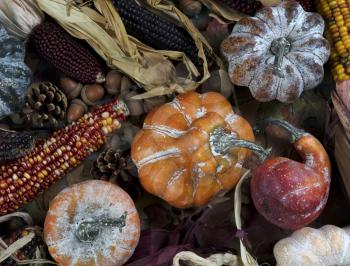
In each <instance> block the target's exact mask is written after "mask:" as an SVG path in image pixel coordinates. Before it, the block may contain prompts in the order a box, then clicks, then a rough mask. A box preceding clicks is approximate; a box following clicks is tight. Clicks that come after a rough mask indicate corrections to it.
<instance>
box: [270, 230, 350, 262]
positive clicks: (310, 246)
mask: <svg viewBox="0 0 350 266" xmlns="http://www.w3.org/2000/svg"><path fill="white" fill-rule="evenodd" d="M273 253H274V255H275V258H276V261H277V266H308V265H310V266H311V265H312V266H333V265H337V266H347V265H350V228H344V229H342V228H339V227H337V226H334V225H325V226H323V227H321V228H320V229H313V228H310V227H304V228H302V229H300V230H297V231H295V232H294V233H293V234H292V235H291V236H290V237H287V238H285V239H282V240H280V241H279V242H277V244H276V245H275V247H274V250H273Z"/></svg>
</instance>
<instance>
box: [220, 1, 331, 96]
mask: <svg viewBox="0 0 350 266" xmlns="http://www.w3.org/2000/svg"><path fill="white" fill-rule="evenodd" d="M323 30H324V21H323V19H322V17H321V16H320V15H319V14H316V13H309V12H305V11H304V10H303V8H302V6H301V5H299V4H298V3H297V2H295V1H283V2H282V3H281V4H280V5H278V6H277V7H265V8H263V9H261V10H259V11H258V12H257V13H256V15H255V17H245V18H243V19H241V20H240V21H239V22H237V23H236V24H235V26H234V28H233V31H232V33H231V35H230V36H229V37H228V38H227V39H225V40H224V42H223V43H222V45H221V51H222V53H223V55H224V56H225V57H226V59H227V61H228V63H229V70H228V72H229V75H230V78H231V80H232V82H233V83H234V84H236V85H239V86H246V87H249V89H250V91H251V93H252V95H253V96H254V98H256V99H257V100H258V101H262V102H266V101H271V100H274V99H277V100H279V101H281V102H292V101H294V100H296V99H297V98H298V97H299V96H300V94H301V93H302V92H303V91H304V90H308V89H312V88H314V87H316V86H317V85H318V84H319V83H320V82H321V81H322V79H323V74H324V70H323V64H324V63H325V62H327V60H328V57H329V54H330V48H329V44H328V42H327V40H326V39H325V38H323V36H322V35H323Z"/></svg>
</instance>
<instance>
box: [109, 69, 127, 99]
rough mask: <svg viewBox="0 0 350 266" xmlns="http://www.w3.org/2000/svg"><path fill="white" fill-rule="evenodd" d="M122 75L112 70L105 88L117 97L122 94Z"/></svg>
mask: <svg viewBox="0 0 350 266" xmlns="http://www.w3.org/2000/svg"><path fill="white" fill-rule="evenodd" d="M122 77H123V76H122V74H121V73H120V72H118V71H117V70H111V71H109V72H108V73H107V76H106V82H105V88H106V90H107V92H108V93H109V94H112V95H116V94H118V93H119V92H120V85H121V81H122Z"/></svg>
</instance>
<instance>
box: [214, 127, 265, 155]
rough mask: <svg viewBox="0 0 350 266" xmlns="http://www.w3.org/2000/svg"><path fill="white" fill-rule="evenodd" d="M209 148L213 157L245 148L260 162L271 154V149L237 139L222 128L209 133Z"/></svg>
mask: <svg viewBox="0 0 350 266" xmlns="http://www.w3.org/2000/svg"><path fill="white" fill-rule="evenodd" d="M210 146H211V151H212V153H213V154H214V155H222V154H225V153H227V152H228V150H229V149H231V148H234V147H241V148H247V149H249V150H251V151H253V152H254V153H255V154H256V155H257V156H258V157H259V160H260V161H262V162H263V161H265V160H266V158H267V157H268V156H269V154H270V152H271V148H268V149H264V148H263V147H261V146H260V145H258V144H256V143H254V142H250V141H248V140H244V139H237V136H236V135H235V134H233V133H232V132H227V131H226V130H225V129H224V128H216V129H214V130H213V132H211V133H210Z"/></svg>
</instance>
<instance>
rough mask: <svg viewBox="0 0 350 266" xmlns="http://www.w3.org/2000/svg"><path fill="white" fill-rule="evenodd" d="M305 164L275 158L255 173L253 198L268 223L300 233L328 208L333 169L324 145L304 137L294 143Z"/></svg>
mask: <svg viewBox="0 0 350 266" xmlns="http://www.w3.org/2000/svg"><path fill="white" fill-rule="evenodd" d="M293 146H294V148H295V149H296V150H297V152H298V154H299V155H300V156H301V158H302V159H303V163H301V162H297V161H293V160H291V159H289V158H284V157H274V158H271V159H269V160H267V161H265V162H264V163H263V164H262V165H260V166H259V167H258V168H257V169H255V170H254V173H253V176H252V180H251V186H250V187H251V196H252V199H253V202H254V205H255V207H256V208H257V210H258V211H259V213H260V214H262V215H263V216H264V217H265V218H266V219H267V220H268V221H270V222H271V223H273V224H275V225H277V226H279V227H282V228H285V229H292V230H295V229H298V228H301V227H303V226H306V225H307V224H309V223H311V222H312V221H314V220H315V219H316V218H317V217H318V216H319V215H320V214H321V212H322V211H323V209H324V207H325V206H326V203H327V199H328V194H329V189H330V182H331V165H330V160H329V157H328V154H327V152H326V151H325V149H324V148H323V146H322V144H321V143H320V142H319V141H318V140H317V139H316V138H315V137H313V136H312V135H310V134H307V133H305V134H304V135H303V136H301V137H300V138H299V139H297V140H296V141H295V142H294V143H293Z"/></svg>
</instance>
